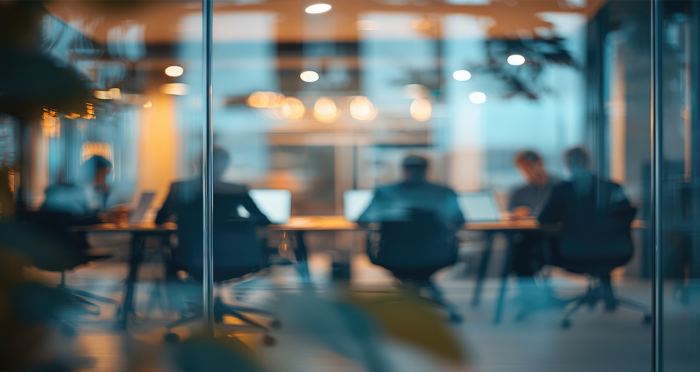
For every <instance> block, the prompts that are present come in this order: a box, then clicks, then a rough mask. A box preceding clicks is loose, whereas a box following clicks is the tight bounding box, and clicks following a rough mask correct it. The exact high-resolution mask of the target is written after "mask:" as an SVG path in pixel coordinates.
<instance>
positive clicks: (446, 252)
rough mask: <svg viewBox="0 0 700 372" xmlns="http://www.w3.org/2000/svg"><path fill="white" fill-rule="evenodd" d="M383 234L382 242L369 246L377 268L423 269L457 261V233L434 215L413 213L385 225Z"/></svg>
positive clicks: (382, 230) (380, 238)
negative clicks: (385, 266)
mask: <svg viewBox="0 0 700 372" xmlns="http://www.w3.org/2000/svg"><path fill="white" fill-rule="evenodd" d="M379 234H380V237H379V240H378V241H375V242H374V243H372V241H371V239H370V241H369V242H368V244H370V246H368V248H370V259H371V260H372V262H374V263H375V264H378V265H388V266H392V267H406V268H422V267H433V266H435V265H439V264H445V266H448V265H450V264H452V263H454V261H455V258H456V237H455V232H454V231H450V230H448V229H447V228H446V227H445V226H444V224H442V223H440V222H438V219H437V218H436V216H435V213H434V212H433V211H427V210H419V209H412V210H410V211H409V212H408V214H407V218H406V219H405V220H401V221H384V222H382V223H381V227H380V229H379ZM372 245H374V246H372Z"/></svg>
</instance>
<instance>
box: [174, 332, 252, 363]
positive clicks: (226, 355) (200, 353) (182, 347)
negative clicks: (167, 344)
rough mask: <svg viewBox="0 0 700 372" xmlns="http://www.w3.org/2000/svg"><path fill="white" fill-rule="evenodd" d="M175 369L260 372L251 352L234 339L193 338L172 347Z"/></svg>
mask: <svg viewBox="0 0 700 372" xmlns="http://www.w3.org/2000/svg"><path fill="white" fill-rule="evenodd" d="M174 352H175V353H174V355H175V365H176V366H177V367H178V369H179V370H181V371H183V372H198V371H230V372H256V371H263V370H264V369H263V368H262V363H261V361H260V360H259V359H258V357H257V355H256V354H255V352H254V351H253V350H252V349H251V348H250V347H248V345H246V344H245V343H243V342H242V341H241V340H239V339H238V338H236V337H211V336H202V335H196V336H193V337H190V338H188V339H187V340H185V341H183V342H182V343H180V344H178V345H176V346H175V350H174Z"/></svg>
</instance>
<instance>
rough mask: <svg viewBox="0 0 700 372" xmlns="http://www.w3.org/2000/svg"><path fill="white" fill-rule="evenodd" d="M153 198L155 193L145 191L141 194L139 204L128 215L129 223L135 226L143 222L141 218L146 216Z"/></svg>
mask: <svg viewBox="0 0 700 372" xmlns="http://www.w3.org/2000/svg"><path fill="white" fill-rule="evenodd" d="M155 196H156V193H155V192H152V191H145V192H144V193H142V194H141V199H139V203H138V204H137V205H136V208H134V210H133V211H131V213H130V214H129V223H132V224H137V223H141V222H142V221H143V218H144V217H145V216H146V212H148V208H150V207H151V202H152V201H153V198H154V197H155Z"/></svg>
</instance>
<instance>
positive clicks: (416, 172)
mask: <svg viewBox="0 0 700 372" xmlns="http://www.w3.org/2000/svg"><path fill="white" fill-rule="evenodd" d="M427 169H428V161H427V159H425V158H423V157H420V156H408V157H406V158H405V159H404V161H403V181H401V182H398V183H396V184H393V185H388V186H381V187H378V188H377V189H376V190H375V192H374V198H373V199H372V202H371V203H370V205H369V206H368V207H367V209H366V210H365V211H364V212H363V213H362V215H361V216H360V218H359V220H358V222H359V223H360V224H361V225H369V224H371V223H378V224H379V241H378V242H374V243H373V239H372V235H370V238H369V239H368V242H367V250H368V252H367V253H368V255H369V257H370V261H371V262H372V263H373V264H375V265H378V266H381V267H383V268H385V269H387V270H389V271H390V272H391V273H392V274H393V275H394V277H396V278H397V279H398V280H399V281H401V283H402V284H404V286H403V287H404V288H405V289H408V290H416V289H418V290H420V289H421V288H424V289H426V290H428V291H429V292H430V293H431V297H432V299H433V300H434V301H436V302H437V303H438V304H440V305H441V306H443V307H444V308H445V310H447V313H448V316H449V319H450V320H451V321H453V322H459V321H461V319H462V318H461V316H460V315H459V314H458V313H457V309H456V308H455V307H454V306H453V305H451V304H449V303H447V302H446V301H445V300H444V299H443V296H442V294H441V293H440V291H439V290H438V288H437V287H436V286H435V284H434V283H433V282H432V281H431V280H430V278H431V277H432V276H433V274H435V272H437V271H438V270H440V269H442V268H444V267H447V266H450V265H453V264H454V263H455V262H456V261H457V237H456V232H457V230H459V229H460V228H461V227H462V225H463V224H464V222H465V219H464V215H463V214H462V211H461V210H460V209H459V204H458V202H457V194H456V193H455V192H454V191H453V190H452V189H450V188H449V187H446V186H441V185H437V184H434V183H431V182H428V180H427ZM375 243H378V244H375Z"/></svg>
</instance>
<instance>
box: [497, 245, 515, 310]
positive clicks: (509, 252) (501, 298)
mask: <svg viewBox="0 0 700 372" xmlns="http://www.w3.org/2000/svg"><path fill="white" fill-rule="evenodd" d="M505 235H506V241H507V246H506V257H505V259H504V260H503V271H502V272H501V288H499V290H498V300H497V301H496V313H495V314H494V317H493V323H494V324H498V323H500V322H501V318H502V317H503V303H504V302H505V298H506V289H507V287H508V276H509V275H510V271H511V268H512V267H513V263H512V260H513V250H514V249H515V247H514V245H513V234H512V233H510V232H506V233H505Z"/></svg>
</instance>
